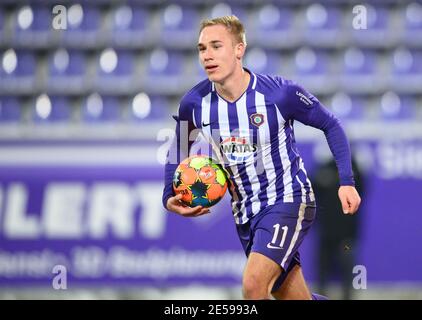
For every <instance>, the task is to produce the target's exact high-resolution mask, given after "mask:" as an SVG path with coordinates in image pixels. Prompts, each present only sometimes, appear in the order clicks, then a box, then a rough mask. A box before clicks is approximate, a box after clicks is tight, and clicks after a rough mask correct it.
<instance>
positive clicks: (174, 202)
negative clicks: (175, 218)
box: [167, 194, 210, 217]
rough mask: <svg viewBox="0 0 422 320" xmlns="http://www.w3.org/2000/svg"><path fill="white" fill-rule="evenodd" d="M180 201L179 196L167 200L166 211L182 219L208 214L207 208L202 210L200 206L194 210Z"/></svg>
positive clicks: (180, 197) (180, 196)
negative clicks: (182, 217) (180, 216)
mask: <svg viewBox="0 0 422 320" xmlns="http://www.w3.org/2000/svg"><path fill="white" fill-rule="evenodd" d="M181 199H182V195H181V194H178V195H176V196H174V197H171V198H169V199H168V200H167V210H169V211H172V212H175V213H177V214H180V215H182V216H184V217H198V216H202V215H203V214H206V213H209V212H210V209H209V208H204V207H202V206H196V207H194V208H191V207H188V206H187V205H185V204H184V203H183V202H182V201H181Z"/></svg>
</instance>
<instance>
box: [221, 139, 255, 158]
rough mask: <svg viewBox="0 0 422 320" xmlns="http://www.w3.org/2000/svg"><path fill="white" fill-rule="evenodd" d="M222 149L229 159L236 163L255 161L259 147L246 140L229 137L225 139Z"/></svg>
mask: <svg viewBox="0 0 422 320" xmlns="http://www.w3.org/2000/svg"><path fill="white" fill-rule="evenodd" d="M220 149H221V151H222V152H223V153H224V154H225V155H226V157H227V159H229V160H231V161H236V162H245V161H247V160H250V159H253V156H254V153H255V152H256V151H257V149H258V146H257V145H256V144H254V143H253V144H251V143H249V142H248V141H247V139H246V138H241V137H228V138H225V139H223V141H222V142H221V146H220Z"/></svg>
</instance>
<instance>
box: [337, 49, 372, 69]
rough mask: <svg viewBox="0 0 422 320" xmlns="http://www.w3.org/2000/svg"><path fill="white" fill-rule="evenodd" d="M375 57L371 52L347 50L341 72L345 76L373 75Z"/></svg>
mask: <svg viewBox="0 0 422 320" xmlns="http://www.w3.org/2000/svg"><path fill="white" fill-rule="evenodd" d="M376 61H377V56H376V53H375V52H373V51H368V50H361V49H359V48H349V49H347V50H346V51H345V52H344V56H343V72H344V73H346V74H350V75H353V74H373V73H374V72H375V69H376Z"/></svg>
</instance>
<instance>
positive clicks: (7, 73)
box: [0, 49, 36, 94]
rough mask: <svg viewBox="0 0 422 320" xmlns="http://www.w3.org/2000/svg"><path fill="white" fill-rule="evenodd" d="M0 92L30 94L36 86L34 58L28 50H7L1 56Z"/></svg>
mask: <svg viewBox="0 0 422 320" xmlns="http://www.w3.org/2000/svg"><path fill="white" fill-rule="evenodd" d="M1 58H2V63H1V68H0V77H1V80H2V81H0V90H1V91H2V92H3V93H6V94H7V93H10V94H19V93H31V92H32V91H33V90H34V88H35V84H36V79H35V74H36V57H35V54H34V53H33V52H32V51H29V50H17V51H15V50H13V49H8V50H6V51H4V52H3V54H2V57H1Z"/></svg>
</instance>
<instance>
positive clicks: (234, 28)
mask: <svg viewBox="0 0 422 320" xmlns="http://www.w3.org/2000/svg"><path fill="white" fill-rule="evenodd" d="M215 25H222V26H225V27H226V28H227V30H228V31H229V32H230V33H231V34H232V35H233V36H234V38H235V39H236V41H237V43H243V44H244V45H246V35H245V27H244V26H243V24H242V22H240V20H239V18H238V17H236V16H235V15H231V16H223V17H218V18H214V19H205V20H202V21H201V25H200V26H201V27H200V29H199V33H201V32H202V30H203V29H204V28H205V27H210V26H215Z"/></svg>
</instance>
